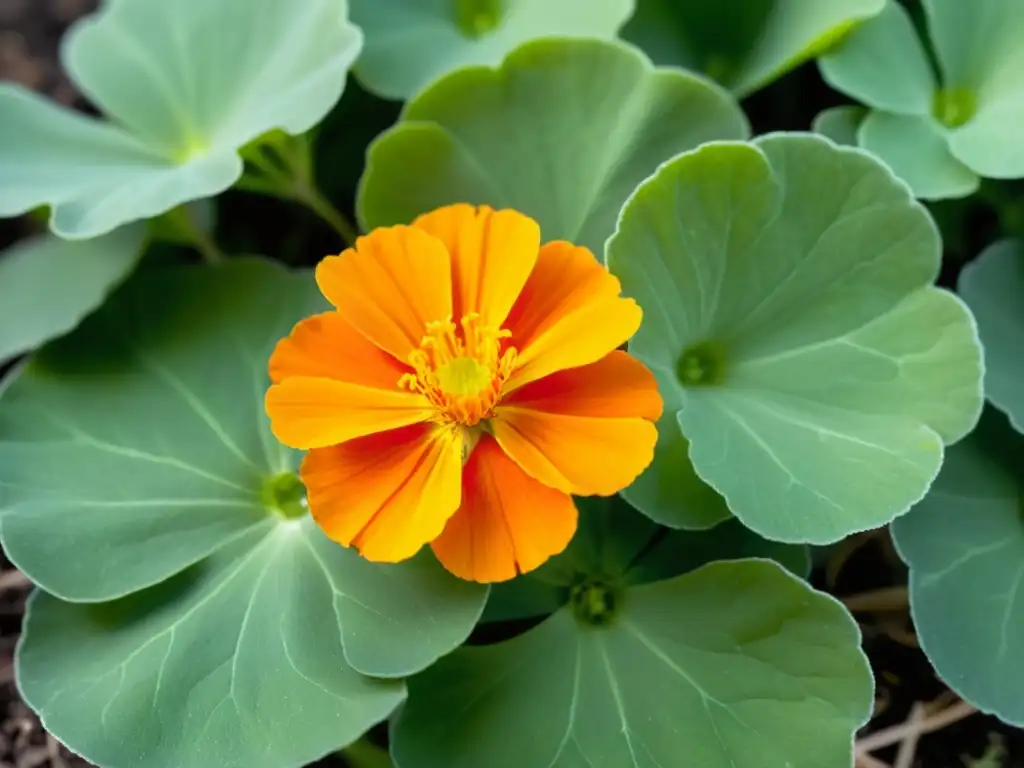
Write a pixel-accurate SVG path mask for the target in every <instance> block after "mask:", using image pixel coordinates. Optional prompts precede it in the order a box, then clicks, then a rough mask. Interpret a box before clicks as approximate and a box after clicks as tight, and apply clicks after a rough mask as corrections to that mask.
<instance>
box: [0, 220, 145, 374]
mask: <svg viewBox="0 0 1024 768" xmlns="http://www.w3.org/2000/svg"><path fill="white" fill-rule="evenodd" d="M145 239H146V227H145V226H144V225H142V224H130V225H127V226H124V227H122V228H121V229H118V230H115V231H114V232H111V233H109V234H107V235H104V236H102V237H97V238H94V239H92V240H82V241H68V240H61V239H60V238H58V237H56V236H54V235H37V236H35V237H32V238H29V239H26V240H22V241H21V242H19V243H18V244H16V245H15V246H13V247H11V248H9V249H7V250H6V251H4V252H2V253H0V363H3V361H5V360H7V359H10V358H12V357H14V356H16V355H19V354H21V353H23V352H28V351H30V350H33V349H35V348H37V347H39V346H40V345H42V344H43V343H44V342H47V341H49V340H50V339H52V338H55V337H57V336H60V335H62V334H64V333H66V332H68V331H70V330H72V329H73V328H74V327H75V326H76V325H78V323H79V321H81V319H82V318H83V317H85V315H87V314H88V313H89V312H91V311H92V310H94V309H96V308H97V307H98V306H99V305H100V304H102V303H103V300H104V299H105V298H106V296H107V294H109V293H110V292H111V291H112V290H113V289H114V288H115V287H116V286H117V284H118V283H120V282H121V281H122V280H123V279H124V278H125V277H126V276H127V275H128V273H129V272H131V270H132V269H133V268H134V267H135V265H136V263H137V262H138V260H139V258H140V257H141V256H142V249H143V246H144V242H145Z"/></svg>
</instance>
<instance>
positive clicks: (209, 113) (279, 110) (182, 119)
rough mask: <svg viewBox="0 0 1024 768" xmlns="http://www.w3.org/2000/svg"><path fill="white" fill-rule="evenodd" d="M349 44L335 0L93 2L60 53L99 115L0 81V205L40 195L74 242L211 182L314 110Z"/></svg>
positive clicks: (356, 36)
mask: <svg viewBox="0 0 1024 768" xmlns="http://www.w3.org/2000/svg"><path fill="white" fill-rule="evenodd" d="M361 43H362V35H361V33H360V32H359V30H358V29H357V28H356V27H355V26H353V25H352V24H350V23H349V22H348V20H347V18H346V5H345V1H344V0H289V2H287V3H282V2H279V0H217V2H208V0H175V2H165V1H164V0H107V2H105V3H103V5H102V7H101V8H100V10H99V11H97V12H96V14H95V15H94V16H92V17H89V18H86V19H84V20H82V21H80V22H78V23H77V24H76V25H75V27H74V28H73V29H72V30H71V31H70V32H69V33H68V36H67V37H66V38H65V40H64V45H63V50H62V54H63V55H62V60H63V63H64V65H65V67H66V68H67V70H68V73H69V74H70V76H71V78H72V79H73V80H74V81H75V83H76V84H77V86H78V87H79V88H80V89H81V90H82V91H83V93H84V94H85V95H86V96H87V97H88V98H89V99H90V100H91V101H92V102H93V103H94V104H95V105H96V106H97V107H99V108H100V109H101V110H102V111H103V113H104V114H105V116H106V118H107V119H106V120H100V119H96V118H92V117H86V116H84V115H82V114H80V113H77V112H73V111H71V110H68V109H65V108H63V107H59V106H57V105H55V104H52V103H50V102H48V101H45V100H43V99H42V98H40V97H38V96H36V95H34V94H31V93H29V92H28V91H26V90H24V89H22V88H20V87H17V86H12V85H7V84H3V85H0V113H2V114H3V116H4V119H3V122H2V124H0V216H12V215H17V214H21V213H25V212H26V211H29V210H31V209H33V208H35V207H37V206H39V205H43V204H46V205H49V206H51V218H50V226H51V228H52V230H53V231H54V233H56V234H57V235H59V236H61V237H64V238H68V239H83V238H90V237H95V236H98V235H101V234H105V233H107V232H109V231H111V230H112V229H115V228H116V227H118V226H120V225H122V224H125V223H127V222H131V221H135V220H138V219H145V218H149V217H152V216H156V215H158V214H160V213H163V212H164V211H166V210H169V209H171V208H174V207H175V206H177V205H179V204H180V203H184V202H187V201H189V200H195V199H200V198H205V197H210V196H212V195H215V194H217V193H219V192H223V191H224V190H225V189H227V188H228V187H230V186H231V185H232V184H234V183H235V182H236V181H238V179H239V177H240V176H241V175H242V171H243V162H242V158H241V156H240V155H239V150H241V149H242V148H243V147H244V146H245V145H247V144H249V143H250V142H253V141H254V140H257V139H259V137H260V136H262V135H263V134H265V133H268V132H270V131H271V130H272V129H283V130H284V131H286V132H288V133H292V134H299V133H303V132H305V131H307V130H308V129H310V128H311V127H313V126H314V125H315V124H316V123H318V122H319V121H320V120H321V119H322V118H323V117H324V115H326V114H327V112H328V110H330V108H331V107H332V106H333V105H334V104H335V102H337V100H338V98H339V97H340V96H341V92H342V89H343V88H344V86H345V80H346V76H347V72H348V68H349V66H350V65H351V64H352V62H353V61H354V60H355V58H356V56H357V55H358V53H359V49H360V46H361Z"/></svg>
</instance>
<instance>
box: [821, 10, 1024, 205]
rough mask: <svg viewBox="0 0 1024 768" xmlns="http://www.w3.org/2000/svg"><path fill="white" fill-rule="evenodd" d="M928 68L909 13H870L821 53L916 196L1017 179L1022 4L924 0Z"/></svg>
mask: <svg viewBox="0 0 1024 768" xmlns="http://www.w3.org/2000/svg"><path fill="white" fill-rule="evenodd" d="M923 5H924V10H925V16H926V27H927V30H926V31H927V35H928V37H929V41H928V42H929V43H930V46H931V48H932V49H933V50H934V52H935V57H936V59H937V62H938V69H937V71H936V69H935V68H934V67H933V64H932V61H931V59H930V57H929V52H928V48H927V47H926V43H925V41H924V40H922V38H921V32H920V31H919V30H918V29H916V28H915V26H914V23H913V21H912V19H911V17H910V15H909V13H908V12H907V10H906V9H905V8H904V7H903V6H902V5H900V4H899V3H898V2H896V0H886V6H885V9H884V10H883V11H882V13H880V14H879V15H878V16H876V17H874V18H872V19H870V20H868V21H867V22H865V23H864V24H863V25H861V26H859V27H858V28H857V29H855V30H853V31H852V32H851V33H850V34H849V35H848V36H847V37H846V38H845V39H844V40H843V41H842V43H841V44H840V45H838V46H837V47H835V48H834V49H833V50H831V51H828V52H826V53H825V55H824V56H822V58H821V59H820V65H821V72H822V75H823V76H824V77H825V79H826V80H827V81H828V82H829V83H830V84H831V85H832V86H833V87H835V88H836V89H837V90H840V91H842V92H843V93H846V94H848V95H849V96H852V97H853V98H855V99H857V100H858V101H860V102H862V103H864V104H865V105H867V106H868V107H870V108H871V112H870V114H868V116H867V117H866V118H864V120H863V122H862V123H861V124H860V126H859V128H858V131H857V139H858V143H859V144H860V146H861V147H863V148H865V149H867V150H869V151H871V152H873V153H875V154H877V155H878V156H879V157H880V158H882V159H883V160H884V161H885V162H886V163H888V164H889V165H891V166H892V168H893V170H894V171H895V172H896V173H897V175H899V176H900V177H902V178H903V179H904V180H905V181H906V182H907V183H908V184H910V186H911V187H912V188H913V190H914V193H915V194H916V195H917V196H918V197H921V198H924V199H941V198H955V197H965V196H967V195H969V194H971V193H972V192H974V191H975V190H976V189H977V188H978V184H979V181H980V178H981V177H991V178H1001V179H1005V178H1020V177H1024V137H1022V136H1021V133H1020V131H1017V130H1015V129H1014V128H1013V127H1012V126H1014V125H1017V124H1018V123H1019V122H1020V121H1021V120H1022V119H1024V74H1022V73H1024V48H1022V47H1021V46H1020V39H1021V35H1022V34H1024V5H1022V4H1021V3H1019V2H1016V1H1015V0H977V2H971V3H963V2H961V1H960V0H924V1H923Z"/></svg>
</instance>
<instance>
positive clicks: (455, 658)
mask: <svg viewBox="0 0 1024 768" xmlns="http://www.w3.org/2000/svg"><path fill="white" fill-rule="evenodd" d="M587 594H588V595H589V596H593V597H595V598H597V599H600V598H602V597H606V598H608V597H610V600H611V602H610V605H611V608H610V617H608V619H607V623H599V624H593V623H587V622H586V621H584V620H583V619H582V618H580V617H582V616H588V615H593V614H592V612H588V610H587V606H588V603H586V602H583V601H580V602H579V603H577V604H576V607H575V608H574V607H571V606H567V607H566V608H563V609H562V610H561V611H559V612H558V613H556V614H554V615H553V616H551V617H550V618H548V619H546V620H545V621H544V622H543V623H541V624H540V625H539V626H537V627H536V628H535V629H533V630H530V631H529V632H526V633H525V634H523V635H520V636H519V637H516V638H514V639H512V640H509V641H506V642H503V643H500V644H498V645H492V646H484V647H466V648H462V649H459V650H458V651H456V652H455V653H453V654H451V655H450V656H447V657H445V658H444V659H442V660H441V661H439V662H438V663H437V664H436V665H434V666H433V667H431V668H430V669H428V670H427V671H426V672H424V673H422V674H420V675H418V676H416V677H414V678H412V679H411V680H410V681H409V687H410V698H409V701H408V702H407V704H406V705H405V707H404V708H403V711H402V713H401V715H400V718H399V720H398V722H397V723H396V725H395V727H394V732H393V742H392V754H393V756H394V759H395V762H396V763H397V765H398V766H399V768H434V766H437V767H438V768H441V767H442V766H443V768H477V766H481V765H486V766H488V768H519V767H520V766H550V767H551V768H561V767H562V766H573V768H575V767H576V766H582V765H594V766H596V765H608V766H612V765H614V766H635V768H640V767H641V766H656V765H664V766H669V765H678V764H679V763H680V760H681V759H684V760H685V763H686V764H688V765H699V766H702V767H706V768H784V767H785V768H834V767H835V766H839V765H849V764H850V763H851V761H852V741H853V739H852V736H853V733H854V732H855V731H856V729H857V728H858V727H860V726H861V725H862V724H863V723H864V722H866V720H867V718H868V716H869V714H870V711H871V704H872V701H871V699H872V683H871V674H870V671H869V669H868V667H867V663H866V660H865V658H864V656H863V654H862V653H861V651H860V649H859V647H858V645H859V635H858V631H857V627H856V625H855V623H854V622H853V620H852V619H851V618H850V616H849V614H848V613H847V612H846V611H845V609H844V608H843V607H842V606H841V605H839V604H838V603H837V602H836V601H835V600H833V599H832V598H830V597H828V596H826V595H823V594H820V593H817V592H815V591H813V590H812V589H811V588H810V587H808V586H807V585H806V584H804V583H803V582H802V581H800V580H799V579H797V578H795V577H793V576H791V575H789V574H788V573H787V572H786V571H784V570H783V569H782V568H780V567H778V566H777V565H775V564H774V563H769V562H766V561H760V560H741V561H737V562H728V563H713V564H711V565H707V566H704V567H702V568H701V569H699V570H697V571H694V572H692V573H690V574H687V575H685V576H680V577H678V578H676V579H673V580H671V581H663V582H659V583H657V584H650V585H645V586H640V587H633V588H629V589H627V590H625V591H623V592H618V591H616V588H615V587H614V586H613V587H611V588H610V589H608V590H605V591H604V592H602V591H601V588H600V587H597V588H595V589H594V590H592V591H590V592H589V593H587ZM604 605H606V606H607V605H609V603H607V602H606V603H604ZM524 734H529V738H524Z"/></svg>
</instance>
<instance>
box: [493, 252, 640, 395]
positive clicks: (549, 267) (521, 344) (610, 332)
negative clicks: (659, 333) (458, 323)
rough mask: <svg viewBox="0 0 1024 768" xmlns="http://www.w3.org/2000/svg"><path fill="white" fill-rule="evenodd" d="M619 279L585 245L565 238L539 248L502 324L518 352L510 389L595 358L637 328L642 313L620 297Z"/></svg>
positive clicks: (629, 335) (507, 388)
mask: <svg viewBox="0 0 1024 768" xmlns="http://www.w3.org/2000/svg"><path fill="white" fill-rule="evenodd" d="M621 290H622V286H621V285H620V284H619V281H618V279H617V278H616V277H615V276H614V275H612V274H611V273H609V272H608V270H607V269H605V268H604V267H603V266H602V265H601V264H599V263H598V261H597V259H595V258H594V255H593V254H592V253H591V252H590V251H588V250H587V249H586V248H583V247H580V246H575V245H572V244H570V243H565V242H553V243H548V244H546V245H545V246H543V247H542V248H541V249H540V255H539V257H538V259H537V265H536V266H535V267H534V269H533V272H532V273H531V274H530V279H529V280H527V281H526V285H525V286H524V287H523V292H522V293H521V294H520V296H519V300H518V301H517V302H516V304H515V306H514V307H513V308H512V312H511V313H510V314H509V317H508V320H507V322H506V323H505V326H506V327H507V328H508V329H509V330H510V331H511V332H512V337H511V339H510V341H509V343H510V344H511V345H513V346H514V347H516V349H517V350H518V351H519V363H518V365H519V367H518V369H517V370H516V371H515V373H513V374H512V376H511V378H510V379H509V381H508V382H507V383H506V385H505V391H506V392H510V391H512V390H514V389H516V388H518V387H521V386H523V385H524V384H527V383H529V382H531V381H536V380H537V379H540V378H543V377H544V376H547V375H548V374H550V373H554V372H555V371H559V370H563V369H566V368H576V367H578V366H581V365H587V364H588V363H593V362H595V361H597V360H600V359H601V358H602V357H604V356H605V355H607V354H608V353H609V352H611V351H612V350H613V349H615V348H616V347H618V346H620V345H621V344H623V343H625V342H626V340H627V339H629V338H630V337H631V336H632V335H633V334H634V333H636V331H637V329H638V328H639V327H640V320H641V317H642V315H643V313H642V312H641V311H640V307H639V306H638V305H637V303H636V302H635V301H633V300H632V299H624V298H621V297H620V296H619V293H620V292H621Z"/></svg>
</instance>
